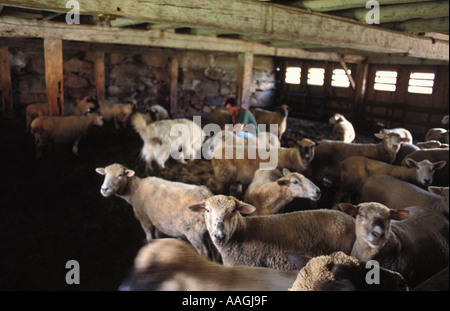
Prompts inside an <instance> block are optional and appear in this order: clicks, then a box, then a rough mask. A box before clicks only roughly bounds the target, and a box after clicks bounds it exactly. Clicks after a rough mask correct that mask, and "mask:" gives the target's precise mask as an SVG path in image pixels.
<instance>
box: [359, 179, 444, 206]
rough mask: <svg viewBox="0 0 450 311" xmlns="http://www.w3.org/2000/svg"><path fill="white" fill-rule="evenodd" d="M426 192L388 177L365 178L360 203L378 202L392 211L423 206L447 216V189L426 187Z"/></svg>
mask: <svg viewBox="0 0 450 311" xmlns="http://www.w3.org/2000/svg"><path fill="white" fill-rule="evenodd" d="M428 189H429V190H430V191H426V190H424V189H422V188H420V187H417V186H415V185H413V184H410V183H408V182H405V181H402V180H398V179H397V178H394V177H392V176H388V175H374V176H371V177H369V178H367V180H366V182H365V183H364V185H363V187H362V190H361V201H362V202H379V203H382V204H384V205H386V206H389V207H390V208H392V209H404V208H406V207H408V206H414V205H418V206H423V207H427V208H430V209H432V210H435V211H437V212H439V213H444V214H446V215H448V187H434V186H433V187H428Z"/></svg>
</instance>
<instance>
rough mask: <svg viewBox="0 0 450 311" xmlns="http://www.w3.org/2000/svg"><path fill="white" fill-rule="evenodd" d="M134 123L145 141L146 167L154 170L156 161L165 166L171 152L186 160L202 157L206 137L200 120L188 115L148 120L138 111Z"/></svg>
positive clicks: (133, 119) (132, 122)
mask: <svg viewBox="0 0 450 311" xmlns="http://www.w3.org/2000/svg"><path fill="white" fill-rule="evenodd" d="M131 124H132V125H133V127H134V129H135V130H136V132H138V133H139V135H140V136H141V139H142V140H143V142H144V145H143V147H142V150H141V157H142V158H143V159H144V161H145V162H146V170H152V162H153V161H156V162H157V164H158V165H159V167H161V168H165V163H166V161H167V160H168V159H169V157H170V156H172V157H174V158H175V159H176V160H178V161H179V162H180V163H185V159H190V160H193V159H195V158H198V157H197V154H198V152H200V151H201V147H202V143H203V139H204V136H203V135H202V128H201V127H200V126H199V125H198V124H196V123H194V122H192V121H190V120H188V119H174V120H160V121H156V122H154V123H151V124H147V122H146V119H145V116H144V114H142V113H138V112H136V113H134V114H133V115H132V117H131ZM180 132H181V135H179V134H180Z"/></svg>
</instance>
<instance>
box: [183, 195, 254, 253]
mask: <svg viewBox="0 0 450 311" xmlns="http://www.w3.org/2000/svg"><path fill="white" fill-rule="evenodd" d="M188 209H189V210H191V211H193V212H200V211H202V210H204V211H205V222H206V228H207V229H208V232H209V235H210V236H211V239H212V241H213V243H214V244H215V245H218V246H222V245H225V244H226V243H227V242H228V240H229V239H230V238H231V236H232V235H233V233H234V230H235V228H236V222H237V218H236V217H239V216H238V213H242V214H249V213H252V212H254V211H255V209H256V208H255V207H254V206H251V205H249V204H246V203H243V202H241V201H239V200H237V199H236V198H234V197H232V196H224V195H216V196H213V197H210V198H208V199H207V200H206V201H205V202H202V203H199V204H194V205H191V206H188Z"/></svg>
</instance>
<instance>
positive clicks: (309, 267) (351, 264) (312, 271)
mask: <svg viewBox="0 0 450 311" xmlns="http://www.w3.org/2000/svg"><path fill="white" fill-rule="evenodd" d="M287 255H288V257H289V259H290V260H292V261H293V262H294V263H295V264H296V265H297V266H298V268H300V269H301V270H300V272H299V273H298V276H297V279H296V280H295V282H294V284H293V285H292V287H291V288H290V289H289V290H291V291H406V290H408V286H407V285H406V281H405V279H404V278H403V276H401V274H400V273H398V272H395V271H391V270H388V269H385V268H382V267H380V268H379V270H378V271H379V276H378V279H375V280H373V283H370V282H367V275H368V273H369V272H370V270H371V268H372V269H374V267H373V265H372V264H371V263H369V264H367V263H366V262H362V261H359V260H357V259H356V258H355V257H352V256H348V255H346V254H344V253H343V252H334V253H333V254H331V255H323V256H317V257H314V258H308V257H304V256H301V254H298V252H291V253H288V254H287ZM371 281H372V280H371Z"/></svg>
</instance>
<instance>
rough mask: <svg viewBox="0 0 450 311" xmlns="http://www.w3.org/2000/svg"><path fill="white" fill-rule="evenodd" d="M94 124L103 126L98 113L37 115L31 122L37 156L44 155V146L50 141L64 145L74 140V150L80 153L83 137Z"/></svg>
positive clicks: (75, 153) (75, 152)
mask: <svg viewBox="0 0 450 311" xmlns="http://www.w3.org/2000/svg"><path fill="white" fill-rule="evenodd" d="M92 125H97V126H102V125H103V119H102V117H101V116H100V115H98V114H96V113H93V114H88V115H85V116H68V117H48V116H42V117H37V118H36V119H34V120H33V122H31V130H30V131H31V133H32V134H33V135H34V140H35V144H36V155H37V157H39V156H41V155H42V150H43V148H44V147H45V146H47V145H48V144H49V143H54V144H56V145H62V144H66V143H72V142H73V147H72V152H73V154H74V155H78V144H79V143H80V140H81V137H83V136H84V135H86V133H87V130H88V129H89V128H90V127H91V126H92Z"/></svg>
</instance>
